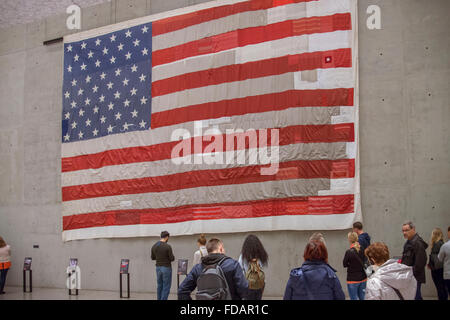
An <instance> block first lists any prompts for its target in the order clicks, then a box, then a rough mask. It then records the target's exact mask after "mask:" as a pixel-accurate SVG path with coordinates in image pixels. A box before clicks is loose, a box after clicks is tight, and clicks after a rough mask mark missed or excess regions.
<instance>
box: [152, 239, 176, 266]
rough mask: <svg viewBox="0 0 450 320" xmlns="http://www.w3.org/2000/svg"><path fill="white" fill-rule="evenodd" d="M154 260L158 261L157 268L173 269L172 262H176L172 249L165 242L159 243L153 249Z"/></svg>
mask: <svg viewBox="0 0 450 320" xmlns="http://www.w3.org/2000/svg"><path fill="white" fill-rule="evenodd" d="M152 260H156V266H157V267H168V268H172V261H173V260H175V257H174V256H173V253H172V247H171V246H170V245H169V244H167V243H165V242H162V241H158V242H157V243H155V244H154V245H153V247H152Z"/></svg>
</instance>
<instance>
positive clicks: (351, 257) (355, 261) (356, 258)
mask: <svg viewBox="0 0 450 320" xmlns="http://www.w3.org/2000/svg"><path fill="white" fill-rule="evenodd" d="M363 261H364V254H363V251H362V250H359V252H357V251H356V249H355V248H351V249H348V250H347V251H346V252H345V256H344V260H343V261H342V263H343V265H344V268H347V281H363V280H364V279H366V278H367V276H366V272H365V271H364V267H363V263H364V262H363Z"/></svg>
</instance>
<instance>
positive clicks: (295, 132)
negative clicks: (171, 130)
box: [61, 123, 355, 172]
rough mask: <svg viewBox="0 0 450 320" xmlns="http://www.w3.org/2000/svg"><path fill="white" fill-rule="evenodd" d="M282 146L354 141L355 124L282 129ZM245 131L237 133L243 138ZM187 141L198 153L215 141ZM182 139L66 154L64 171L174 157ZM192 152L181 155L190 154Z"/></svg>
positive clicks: (280, 137)
mask: <svg viewBox="0 0 450 320" xmlns="http://www.w3.org/2000/svg"><path fill="white" fill-rule="evenodd" d="M271 130H273V129H271V128H269V129H267V143H266V145H267V146H270V145H271ZM278 130H279V146H285V145H289V144H294V143H332V142H353V141H355V134H354V125H353V123H340V124H321V125H297V126H289V127H284V128H279V129H278ZM260 132H261V131H260V130H256V131H255V133H256V136H257V139H258V141H257V147H258V148H259V147H260V144H261V141H260V140H259V139H260V137H261V135H260ZM244 134H245V133H243V134H238V133H236V134H234V136H236V137H239V136H240V135H244ZM230 136H231V135H227V134H222V135H216V136H213V137H214V139H222V141H226V140H227V138H229V137H230ZM189 140H190V141H189V142H187V144H190V145H191V153H190V154H193V153H195V152H196V151H197V150H196V149H195V148H194V144H195V143H196V142H197V143H199V141H201V142H200V143H201V145H202V148H201V152H202V153H203V152H204V150H205V148H206V147H207V146H208V145H209V144H210V143H211V141H212V140H208V141H203V140H204V139H203V137H193V138H190V139H189ZM179 143H180V141H171V142H165V143H160V144H155V145H150V146H139V147H130V148H123V149H114V150H107V151H104V152H99V153H95V154H88V155H82V156H75V157H66V158H62V159H61V167H62V172H70V171H77V170H85V169H98V168H102V167H106V166H112V165H121V164H127V163H137V162H150V161H158V160H165V159H170V158H171V153H172V150H173V148H174V147H175V146H176V145H177V144H179ZM239 147H240V146H239V145H238V144H237V143H234V144H233V148H230V147H228V146H227V145H226V143H223V150H216V152H220V151H233V150H235V151H236V150H239V149H240V148H239ZM244 148H245V149H248V148H249V143H248V140H247V139H246V142H245V146H244ZM187 155H189V153H186V154H183V155H180V156H187Z"/></svg>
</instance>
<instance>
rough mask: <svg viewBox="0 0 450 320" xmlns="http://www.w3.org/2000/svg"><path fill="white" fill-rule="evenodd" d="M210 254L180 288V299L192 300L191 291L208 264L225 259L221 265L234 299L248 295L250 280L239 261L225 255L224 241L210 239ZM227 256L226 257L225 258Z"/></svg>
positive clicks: (193, 269)
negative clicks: (248, 280)
mask: <svg viewBox="0 0 450 320" xmlns="http://www.w3.org/2000/svg"><path fill="white" fill-rule="evenodd" d="M206 250H207V251H208V255H207V256H205V257H203V258H202V260H201V263H198V264H196V265H195V266H194V267H193V268H192V270H191V272H190V273H189V274H188V275H187V277H186V278H185V279H184V281H183V282H182V283H181V284H180V287H179V288H178V300H191V299H192V298H191V292H192V291H194V289H195V288H196V287H197V280H198V278H199V276H200V274H201V273H202V271H203V268H205V267H206V266H210V265H214V264H216V263H218V262H219V261H221V260H223V261H222V263H221V264H220V267H221V268H222V270H223V273H224V275H225V279H226V281H227V284H228V288H229V290H230V294H231V299H232V300H242V299H244V298H245V297H246V295H247V290H248V282H247V279H246V278H245V276H244V272H243V271H242V268H241V266H240V265H239V262H237V261H236V260H234V259H232V258H229V257H227V256H226V255H225V249H224V247H223V243H222V241H220V240H219V239H210V240H209V241H208V243H207V244H206ZM224 258H225V259H224Z"/></svg>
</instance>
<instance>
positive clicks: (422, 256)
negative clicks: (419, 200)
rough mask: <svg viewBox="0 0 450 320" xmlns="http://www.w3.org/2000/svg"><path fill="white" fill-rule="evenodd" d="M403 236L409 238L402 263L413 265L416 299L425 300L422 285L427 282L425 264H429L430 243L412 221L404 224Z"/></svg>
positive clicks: (404, 247) (404, 248)
mask: <svg viewBox="0 0 450 320" xmlns="http://www.w3.org/2000/svg"><path fill="white" fill-rule="evenodd" d="M402 232H403V237H404V238H405V239H407V241H406V243H405V245H404V246H403V254H402V259H401V263H403V264H405V265H407V266H411V267H413V272H414V277H415V278H416V280H417V291H416V298H415V300H423V299H422V293H421V292H420V287H421V285H422V283H425V266H426V264H427V253H426V251H425V250H426V249H427V248H428V244H427V243H426V242H425V241H423V239H422V238H421V237H420V236H419V234H417V233H416V227H415V226H414V224H413V223H412V222H411V221H407V222H405V223H404V224H403V225H402Z"/></svg>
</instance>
